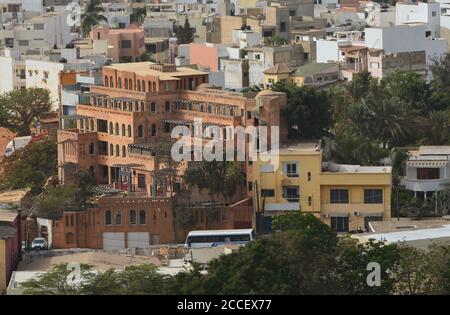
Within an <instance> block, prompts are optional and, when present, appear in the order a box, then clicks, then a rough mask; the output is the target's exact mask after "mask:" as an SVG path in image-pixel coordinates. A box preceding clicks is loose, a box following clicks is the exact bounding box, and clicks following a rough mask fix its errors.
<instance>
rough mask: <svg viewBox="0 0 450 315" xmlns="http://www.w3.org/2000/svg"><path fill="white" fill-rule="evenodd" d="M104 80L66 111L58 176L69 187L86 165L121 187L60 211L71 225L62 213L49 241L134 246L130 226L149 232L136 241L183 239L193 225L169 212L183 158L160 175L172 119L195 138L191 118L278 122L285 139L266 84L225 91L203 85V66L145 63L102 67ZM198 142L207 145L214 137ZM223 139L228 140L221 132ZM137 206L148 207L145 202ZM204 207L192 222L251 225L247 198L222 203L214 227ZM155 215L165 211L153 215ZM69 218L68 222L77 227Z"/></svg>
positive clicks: (248, 190) (100, 180) (279, 101)
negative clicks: (82, 206) (141, 218)
mask: <svg viewBox="0 0 450 315" xmlns="http://www.w3.org/2000/svg"><path fill="white" fill-rule="evenodd" d="M103 77H104V78H103V83H104V84H103V86H92V87H91V93H90V94H89V95H87V96H84V98H80V104H79V105H78V106H77V114H76V115H75V116H72V117H65V116H63V117H62V119H74V120H76V126H77V127H76V128H74V129H60V130H58V175H59V179H60V183H61V184H62V185H66V184H67V185H70V184H73V183H74V174H75V173H76V171H77V170H79V169H88V170H90V171H91V173H92V174H93V175H94V177H95V180H96V183H97V184H98V185H99V187H100V190H103V191H114V193H115V194H118V192H122V193H119V194H120V196H114V197H112V196H103V197H100V198H99V199H98V201H97V202H96V203H95V206H94V207H93V208H92V209H89V210H88V211H87V212H86V213H81V212H77V213H69V212H66V213H65V217H66V216H68V215H70V216H72V217H73V219H69V221H68V222H69V223H68V225H67V224H66V222H65V221H64V220H66V219H65V218H63V219H62V220H59V221H58V222H55V227H54V236H53V246H54V247H55V248H69V247H89V248H104V247H105V246H104V244H103V241H106V242H108V241H109V239H110V238H111V237H117V238H118V239H119V241H118V242H119V243H120V244H121V246H124V247H125V248H126V247H131V246H130V242H129V241H128V236H127V233H147V234H139V235H138V234H132V236H131V244H132V245H133V244H136V242H137V241H136V240H134V239H133V237H138V238H146V237H147V236H148V239H149V243H148V244H156V243H171V242H175V241H177V242H179V241H181V240H184V238H185V235H186V233H187V232H189V231H188V228H186V227H182V226H180V224H178V223H179V218H178V219H176V218H175V217H176V216H177V213H178V212H179V211H181V210H180V207H175V204H176V203H177V201H176V199H177V192H179V191H180V190H186V189H188V188H187V187H186V185H185V184H184V183H183V181H182V179H181V176H180V175H182V174H183V173H184V170H185V169H186V168H187V167H189V164H188V163H186V162H181V163H178V164H177V165H176V169H177V174H178V175H179V176H168V175H167V173H165V172H164V170H167V169H168V168H169V165H170V161H169V160H168V157H170V149H171V146H172V144H173V142H174V141H175V140H174V139H171V131H172V129H173V128H174V127H175V126H179V125H183V126H187V127H188V128H189V130H191V131H192V136H193V137H203V136H202V135H194V134H193V133H194V127H193V125H194V120H195V119H197V118H202V124H203V127H206V126H212V125H214V126H219V127H221V128H224V129H225V127H227V126H234V127H236V126H243V127H248V126H254V125H259V124H264V125H267V126H269V127H270V126H280V129H281V130H280V137H281V139H280V140H283V139H284V138H286V137H287V130H286V127H285V126H286V123H285V122H284V121H283V118H282V115H281V112H282V110H283V109H284V108H285V106H286V95H285V94H283V93H276V92H272V91H263V92H260V93H259V94H258V95H255V93H253V94H242V93H235V92H227V91H222V90H219V89H217V88H215V87H211V86H209V85H208V84H207V82H208V74H207V73H205V72H201V71H198V70H195V69H191V68H187V67H176V66H174V65H161V64H153V63H150V62H140V63H129V64H117V65H111V66H105V67H104V68H103ZM201 141H202V142H203V143H204V142H208V141H210V138H203V139H201ZM226 141H234V139H233V138H232V137H231V138H230V137H228V139H226V136H224V142H226ZM251 164H252V163H251V162H250V161H248V160H247V161H246V162H245V172H246V176H247V182H248V183H247V185H246V187H245V188H243V189H242V191H243V193H242V194H240V195H239V194H238V195H237V196H236V197H235V200H233V202H238V201H240V200H243V199H245V198H248V197H252V193H253V192H252V184H251V183H252V179H251V177H252V175H251V174H252V170H251ZM172 168H173V166H172ZM125 192H126V193H125ZM205 195H207V194H206V193H205ZM190 198H191V197H190ZM206 200H207V199H203V201H206ZM195 201H202V200H201V198H199V199H198V200H193V202H195ZM111 202H112V203H113V204H111ZM191 202H192V200H191ZM139 203H141V204H145V207H141V208H142V209H141V208H140V207H139V206H138V204H139ZM200 208H201V210H199V212H198V213H199V214H198V215H197V222H196V223H194V224H193V225H192V226H191V228H200V227H202V228H238V227H250V226H251V225H252V220H253V219H252V217H253V210H252V207H251V205H246V206H243V203H241V204H239V203H238V204H237V205H236V206H228V205H227V206H226V207H224V208H223V211H222V214H221V218H219V219H218V220H216V221H215V222H214V224H212V223H211V222H209V223H207V222H206V220H205V221H200V220H201V218H202V214H201V213H204V212H205V211H207V209H205V208H204V207H203V208H202V207H200ZM176 209H178V210H176ZM118 210H120V212H119V217H120V220H119V222H120V223H119V224H115V223H114V222H115V221H114V220H112V221H111V224H106V223H105V221H106V217H107V216H109V215H111V216H112V217H114V215H115V213H116V212H117V211H118ZM131 210H133V211H140V210H145V213H146V214H145V216H146V218H147V220H146V223H145V225H142V226H141V225H139V224H134V223H130V221H129V216H130V211H131ZM108 211H109V212H108ZM155 211H156V212H155ZM108 213H110V214H108ZM161 213H164V215H162V217H159V215H161ZM154 215H156V217H157V219H156V221H155V220H153V216H154ZM205 215H206V214H205ZM92 217H94V219H93V218H92ZM205 218H206V216H205ZM70 220H74V225H72V224H71V221H70ZM90 220H91V221H90ZM75 222H76V223H77V224H76V223H75ZM80 222H82V223H80ZM89 222H91V224H89ZM108 222H109V221H108ZM122 222H123V223H122ZM155 222H156V223H155ZM78 223H80V224H78ZM116 225H117V226H116ZM80 226H81V227H83V226H84V227H83V228H80ZM68 233H72V234H68ZM105 233H106V234H105ZM108 233H124V234H117V235H113V234H108ZM105 235H106V236H107V237H106V236H105ZM111 242H113V243H114V241H111ZM144 243H145V242H144ZM110 247H111V243H108V248H110Z"/></svg>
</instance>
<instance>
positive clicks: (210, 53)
mask: <svg viewBox="0 0 450 315" xmlns="http://www.w3.org/2000/svg"><path fill="white" fill-rule="evenodd" d="M221 57H228V53H227V49H226V46H224V45H220V44H209V43H205V44H196V43H192V44H189V63H190V64H191V65H195V64H198V65H201V66H208V67H209V68H210V69H211V71H218V70H219V66H220V64H219V62H220V59H219V58H221Z"/></svg>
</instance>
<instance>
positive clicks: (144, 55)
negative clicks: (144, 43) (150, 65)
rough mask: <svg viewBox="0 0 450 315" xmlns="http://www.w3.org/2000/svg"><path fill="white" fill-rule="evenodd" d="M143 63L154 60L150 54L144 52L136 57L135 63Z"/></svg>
mask: <svg viewBox="0 0 450 315" xmlns="http://www.w3.org/2000/svg"><path fill="white" fill-rule="evenodd" d="M143 61H155V58H154V57H153V55H152V54H151V53H150V52H148V51H144V52H143V53H142V55H140V56H139V57H137V60H136V62H143Z"/></svg>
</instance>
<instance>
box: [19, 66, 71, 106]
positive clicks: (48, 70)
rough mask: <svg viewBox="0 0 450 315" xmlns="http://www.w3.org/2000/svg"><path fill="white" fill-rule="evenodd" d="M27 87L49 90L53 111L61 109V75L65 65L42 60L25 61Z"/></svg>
mask: <svg viewBox="0 0 450 315" xmlns="http://www.w3.org/2000/svg"><path fill="white" fill-rule="evenodd" d="M25 68H26V73H25V75H26V87H27V88H31V87H37V88H44V89H47V90H49V92H50V99H51V101H52V103H53V107H52V109H53V110H58V107H59V84H60V73H61V71H63V70H64V64H62V63H56V62H48V61H41V60H31V59H27V60H25Z"/></svg>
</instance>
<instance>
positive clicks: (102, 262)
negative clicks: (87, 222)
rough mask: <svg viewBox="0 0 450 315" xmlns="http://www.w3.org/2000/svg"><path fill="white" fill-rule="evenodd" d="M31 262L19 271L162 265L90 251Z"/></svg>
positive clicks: (26, 261) (24, 262)
mask: <svg viewBox="0 0 450 315" xmlns="http://www.w3.org/2000/svg"><path fill="white" fill-rule="evenodd" d="M33 259H34V260H33V261H30V258H29V256H26V257H24V259H23V260H22V261H21V262H20V264H19V268H18V270H19V271H39V270H49V269H51V268H52V267H53V266H54V265H56V264H60V263H72V262H79V263H85V264H89V265H92V266H93V267H94V269H96V270H108V269H110V268H113V269H123V268H124V267H127V266H132V265H141V264H145V263H151V264H155V265H157V266H160V265H161V262H160V261H159V259H158V258H156V257H151V256H138V255H125V254H118V253H110V252H102V251H90V252H83V253H73V254H68V255H61V256H54V257H45V258H36V257H35V258H33Z"/></svg>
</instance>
